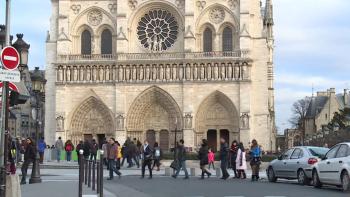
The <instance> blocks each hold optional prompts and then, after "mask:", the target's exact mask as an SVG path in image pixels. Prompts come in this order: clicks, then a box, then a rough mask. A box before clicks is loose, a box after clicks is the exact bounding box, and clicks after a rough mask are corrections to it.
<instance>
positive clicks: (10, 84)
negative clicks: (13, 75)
mask: <svg viewBox="0 0 350 197" xmlns="http://www.w3.org/2000/svg"><path fill="white" fill-rule="evenodd" d="M8 83H9V88H10V90H12V91H15V92H18V93H19V91H18V87H17V86H16V84H14V83H11V82H8ZM2 86H4V84H3V83H2V82H0V89H2ZM0 93H1V92H0Z"/></svg>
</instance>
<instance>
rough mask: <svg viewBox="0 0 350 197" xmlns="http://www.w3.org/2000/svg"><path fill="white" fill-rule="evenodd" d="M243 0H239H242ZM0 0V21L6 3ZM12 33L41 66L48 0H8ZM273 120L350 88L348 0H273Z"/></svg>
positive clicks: (281, 122)
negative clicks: (311, 99) (320, 95)
mask: <svg viewBox="0 0 350 197" xmlns="http://www.w3.org/2000/svg"><path fill="white" fill-rule="evenodd" d="M242 1H243V0H242ZM4 2H5V1H4V0H1V1H0V23H4V15H5V13H4V12H5V9H4V8H5V4H4ZM12 2H13V3H12V27H11V32H12V34H16V33H24V39H25V41H27V42H28V43H29V44H30V45H31V47H30V58H29V65H30V67H32V68H33V67H35V66H39V67H41V68H44V67H45V39H46V31H47V30H48V29H49V18H50V12H51V7H50V4H51V3H50V2H51V1H50V0H12ZM273 3H274V20H275V28H274V30H275V39H276V42H275V46H276V48H275V52H276V53H275V88H276V91H275V94H276V122H277V125H278V127H279V129H280V130H283V129H284V128H286V127H288V126H289V123H288V119H289V117H290V115H291V112H290V111H291V105H292V104H293V102H294V101H296V100H297V99H300V98H303V97H305V96H311V93H312V84H313V85H314V89H315V92H316V91H319V90H326V89H327V88H330V87H335V88H336V89H337V92H343V89H344V88H350V77H349V73H350V11H349V10H350V0H302V1H295V0H273Z"/></svg>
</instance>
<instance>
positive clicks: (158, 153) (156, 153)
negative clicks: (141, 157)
mask: <svg viewBox="0 0 350 197" xmlns="http://www.w3.org/2000/svg"><path fill="white" fill-rule="evenodd" d="M153 155H154V162H153V167H152V170H153V169H154V167H155V166H157V171H160V159H161V156H162V150H161V149H160V147H159V144H158V142H155V143H154V146H153Z"/></svg>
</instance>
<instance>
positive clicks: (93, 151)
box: [90, 139, 98, 161]
mask: <svg viewBox="0 0 350 197" xmlns="http://www.w3.org/2000/svg"><path fill="white" fill-rule="evenodd" d="M97 150H98V144H97V143H96V140H95V139H93V140H92V143H91V146H90V160H94V161H96V156H97Z"/></svg>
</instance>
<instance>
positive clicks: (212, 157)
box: [208, 148, 215, 170]
mask: <svg viewBox="0 0 350 197" xmlns="http://www.w3.org/2000/svg"><path fill="white" fill-rule="evenodd" d="M214 162H215V155H214V153H213V151H211V148H209V150H208V163H209V170H210V164H211V165H213V169H215V167H214Z"/></svg>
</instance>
